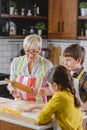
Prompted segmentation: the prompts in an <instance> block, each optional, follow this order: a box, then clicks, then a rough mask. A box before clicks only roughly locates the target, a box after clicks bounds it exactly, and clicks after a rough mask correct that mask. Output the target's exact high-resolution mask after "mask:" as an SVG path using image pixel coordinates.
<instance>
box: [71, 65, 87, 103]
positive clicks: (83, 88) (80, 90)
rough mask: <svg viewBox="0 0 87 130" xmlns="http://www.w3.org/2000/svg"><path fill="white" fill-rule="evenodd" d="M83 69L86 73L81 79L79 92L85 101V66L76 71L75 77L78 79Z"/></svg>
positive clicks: (86, 83)
mask: <svg viewBox="0 0 87 130" xmlns="http://www.w3.org/2000/svg"><path fill="white" fill-rule="evenodd" d="M82 71H84V73H83V74H82V75H81V77H80V79H79V94H80V97H81V99H82V101H83V102H85V101H87V72H86V71H85V70H84V67H82V68H81V69H80V70H79V71H78V72H75V73H74V74H73V77H74V78H77V79H78V76H79V75H80V74H81V72H82Z"/></svg>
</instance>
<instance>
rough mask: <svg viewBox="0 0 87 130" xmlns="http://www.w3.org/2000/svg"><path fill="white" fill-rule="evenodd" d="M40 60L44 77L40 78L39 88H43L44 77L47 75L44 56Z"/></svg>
mask: <svg viewBox="0 0 87 130" xmlns="http://www.w3.org/2000/svg"><path fill="white" fill-rule="evenodd" d="M40 60H41V68H42V76H41V77H39V81H38V86H39V87H41V83H42V80H43V77H44V76H45V74H46V70H45V64H44V58H43V57H42V56H40Z"/></svg>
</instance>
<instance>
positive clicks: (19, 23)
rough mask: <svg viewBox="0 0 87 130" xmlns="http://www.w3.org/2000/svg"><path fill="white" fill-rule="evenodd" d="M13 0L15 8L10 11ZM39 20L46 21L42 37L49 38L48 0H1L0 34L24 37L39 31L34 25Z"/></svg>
mask: <svg viewBox="0 0 87 130" xmlns="http://www.w3.org/2000/svg"><path fill="white" fill-rule="evenodd" d="M12 1H13V2H14V4H15V8H14V10H13V12H10V3H12ZM38 22H44V23H45V25H46V30H44V31H43V34H42V37H43V38H47V28H48V25H47V24H48V0H0V36H9V37H15V38H23V37H25V36H26V35H28V34H31V33H37V30H35V28H34V27H35V24H36V23H38ZM31 30H33V31H31Z"/></svg>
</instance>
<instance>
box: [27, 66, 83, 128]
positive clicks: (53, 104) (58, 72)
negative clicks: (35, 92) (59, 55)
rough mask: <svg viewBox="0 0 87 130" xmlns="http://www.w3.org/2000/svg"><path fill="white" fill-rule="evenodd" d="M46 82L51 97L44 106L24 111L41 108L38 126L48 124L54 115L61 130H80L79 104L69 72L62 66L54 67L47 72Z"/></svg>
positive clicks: (80, 115)
mask: <svg viewBox="0 0 87 130" xmlns="http://www.w3.org/2000/svg"><path fill="white" fill-rule="evenodd" d="M46 82H47V85H48V87H49V89H50V91H51V92H52V93H53V97H52V98H51V99H50V100H49V102H48V103H47V104H46V105H45V106H41V105H38V106H34V107H33V108H32V109H31V108H30V109H27V110H25V111H30V110H33V109H35V108H42V107H43V109H42V110H41V112H40V114H39V116H38V122H39V123H40V124H46V123H48V122H50V121H51V119H52V116H53V115H54V116H55V119H56V122H57V123H58V125H59V126H60V128H61V130H82V113H81V110H80V103H79V100H78V99H77V97H76V96H75V89H74V85H73V80H72V78H71V74H70V72H69V71H68V70H67V69H66V68H65V67H64V66H62V65H59V66H54V67H53V68H51V69H50V70H49V71H48V73H47V75H46Z"/></svg>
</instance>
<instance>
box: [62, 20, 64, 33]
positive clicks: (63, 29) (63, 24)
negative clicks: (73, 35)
mask: <svg viewBox="0 0 87 130" xmlns="http://www.w3.org/2000/svg"><path fill="white" fill-rule="evenodd" d="M62 32H64V22H62Z"/></svg>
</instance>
